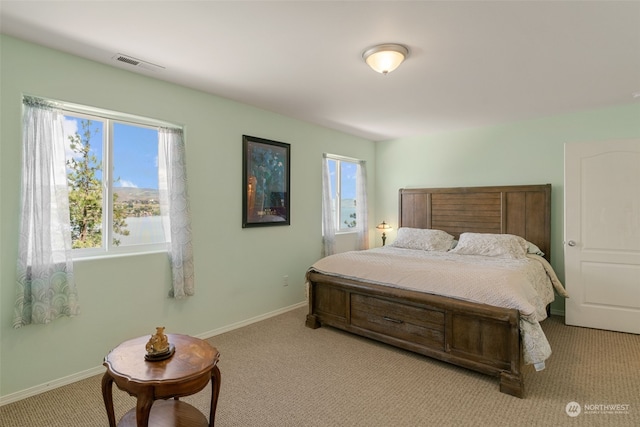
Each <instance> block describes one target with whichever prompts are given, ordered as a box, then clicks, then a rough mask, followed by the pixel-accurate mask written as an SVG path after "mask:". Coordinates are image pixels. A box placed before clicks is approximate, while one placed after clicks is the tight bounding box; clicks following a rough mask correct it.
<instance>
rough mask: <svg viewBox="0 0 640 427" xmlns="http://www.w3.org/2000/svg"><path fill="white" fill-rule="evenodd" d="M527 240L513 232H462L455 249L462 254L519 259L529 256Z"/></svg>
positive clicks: (455, 251) (452, 251)
mask: <svg viewBox="0 0 640 427" xmlns="http://www.w3.org/2000/svg"><path fill="white" fill-rule="evenodd" d="M527 247H528V244H527V241H526V240H525V239H523V238H522V237H520V236H514V235H513V234H485V233H462V234H461V235H460V240H459V241H458V244H457V245H456V247H455V248H454V249H452V250H451V251H449V252H450V253H454V254H462V255H483V256H491V257H499V258H511V259H518V258H524V257H526V256H527Z"/></svg>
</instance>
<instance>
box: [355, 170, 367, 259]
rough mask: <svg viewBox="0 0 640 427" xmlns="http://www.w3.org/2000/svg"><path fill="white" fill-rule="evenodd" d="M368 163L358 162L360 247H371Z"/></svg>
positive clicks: (357, 215)
mask: <svg viewBox="0 0 640 427" xmlns="http://www.w3.org/2000/svg"><path fill="white" fill-rule="evenodd" d="M365 165H366V163H365V162H364V161H363V160H361V161H360V162H358V168H357V170H356V174H357V177H356V185H357V187H356V200H357V201H358V204H357V205H356V218H357V221H358V222H357V226H358V249H360V250H363V249H369V225H368V224H369V221H368V220H367V169H366V166H365Z"/></svg>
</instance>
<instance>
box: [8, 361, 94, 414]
mask: <svg viewBox="0 0 640 427" xmlns="http://www.w3.org/2000/svg"><path fill="white" fill-rule="evenodd" d="M103 373H104V367H103V366H102V365H100V366H96V367H95V368H91V369H87V370H86V371H82V372H77V373H75V374H71V375H68V376H66V377H62V378H58V379H56V380H53V381H49V382H46V383H44V384H39V385H36V386H33V387H29V388H26V389H24V390H20V391H17V392H15V393H11V394H7V395H6V396H0V406H3V405H7V404H9V403H13V402H17V401H18V400H22V399H26V398H27V397H31V396H35V395H37V394H40V393H44V392H45V391H49V390H53V389H54V388H58V387H62V386H65V385H69V384H71V383H75V382H77V381H81V380H84V379H87V378H89V377H93V376H95V375H100V374H103Z"/></svg>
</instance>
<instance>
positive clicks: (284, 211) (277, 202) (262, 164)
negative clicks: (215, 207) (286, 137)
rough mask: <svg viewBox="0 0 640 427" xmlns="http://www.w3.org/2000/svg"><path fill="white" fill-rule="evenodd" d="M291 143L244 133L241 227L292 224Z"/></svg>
mask: <svg viewBox="0 0 640 427" xmlns="http://www.w3.org/2000/svg"><path fill="white" fill-rule="evenodd" d="M290 152H291V145H290V144H286V143H284V142H278V141H271V140H268V139H263V138H256V137H254V136H248V135H242V228H247V227H263V226H271V225H289V224H290V223H291V212H290V204H289V203H290V199H289V198H290V192H289V189H290V187H289V184H290V182H289V181H290V177H291V164H290V160H289V158H290Z"/></svg>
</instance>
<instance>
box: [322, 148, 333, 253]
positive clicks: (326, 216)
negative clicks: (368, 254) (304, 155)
mask: <svg viewBox="0 0 640 427" xmlns="http://www.w3.org/2000/svg"><path fill="white" fill-rule="evenodd" d="M335 224H336V220H335V218H334V217H333V209H332V206H331V176H330V174H329V159H328V158H327V156H326V154H324V155H323V157H322V249H323V251H322V255H323V256H329V255H333V254H334V253H335V244H336V226H335Z"/></svg>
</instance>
